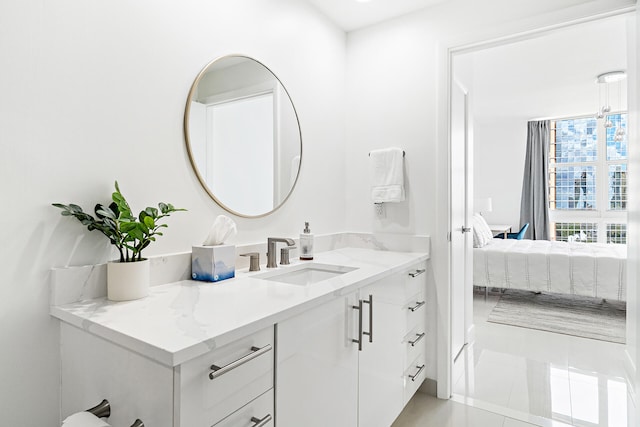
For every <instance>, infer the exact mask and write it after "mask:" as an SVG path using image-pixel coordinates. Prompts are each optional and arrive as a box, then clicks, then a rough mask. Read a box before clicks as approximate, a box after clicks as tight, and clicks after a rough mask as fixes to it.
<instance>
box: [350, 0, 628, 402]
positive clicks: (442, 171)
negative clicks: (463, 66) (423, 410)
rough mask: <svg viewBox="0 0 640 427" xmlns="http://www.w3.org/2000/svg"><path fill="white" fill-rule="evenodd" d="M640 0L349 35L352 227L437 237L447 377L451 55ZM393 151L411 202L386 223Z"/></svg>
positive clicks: (452, 7) (504, 7)
mask: <svg viewBox="0 0 640 427" xmlns="http://www.w3.org/2000/svg"><path fill="white" fill-rule="evenodd" d="M633 3H635V2H634V1H632V0H628V1H590V2H584V1H578V0H574V1H572V0H567V1H557V0H546V1H531V2H519V3H518V5H517V7H515V6H514V5H513V3H512V2H509V1H507V0H494V1H483V2H477V1H475V2H474V1H468V0H466V1H465V0H452V1H450V2H446V3H443V4H441V5H438V6H435V7H433V8H431V9H426V10H424V11H421V12H418V13H414V14H411V15H407V16H404V17H401V18H398V19H395V20H392V21H388V22H385V23H382V24H379V25H376V26H373V27H369V28H365V29H363V30H360V31H356V32H353V33H349V35H348V39H347V41H348V63H347V64H348V65H347V70H348V74H347V89H348V111H347V141H348V146H347V165H348V168H349V173H348V174H347V182H346V189H347V194H348V199H347V227H348V228H349V229H352V230H355V231H358V230H364V231H366V230H374V231H396V232H403V233H418V234H429V235H431V237H432V242H433V251H432V264H433V270H434V280H435V283H434V285H435V289H436V298H437V322H438V323H437V324H438V334H439V337H438V346H439V347H438V352H439V358H438V361H437V364H438V367H439V375H446V368H445V367H446V363H447V362H446V361H445V360H443V357H444V355H443V353H441V352H442V351H443V350H442V349H443V348H446V345H447V342H448V337H447V332H446V331H447V330H448V322H449V318H448V311H447V307H449V305H450V299H449V289H448V274H449V271H448V269H449V264H448V261H449V260H448V256H447V253H448V244H447V240H446V235H447V232H448V229H449V225H448V221H449V217H448V211H447V205H448V203H447V194H448V190H447V188H448V183H447V176H448V148H447V147H448V145H447V126H448V123H447V90H448V82H447V67H448V64H447V49H448V48H450V47H456V46H462V45H465V44H469V43H477V42H479V41H483V40H491V39H496V38H499V37H503V36H508V35H511V34H516V33H521V32H526V31H528V30H532V29H537V28H541V27H545V26H549V25H554V24H558V23H562V22H568V21H572V20H575V19H580V18H583V17H586V16H591V15H594V14H598V13H601V12H604V11H609V10H614V9H616V8H618V7H623V6H628V5H630V4H633ZM463 10H464V13H461V11H463ZM390 145H397V146H399V147H402V148H403V149H404V150H405V151H406V153H407V159H406V167H407V184H408V191H407V195H408V198H407V201H406V202H404V203H400V204H397V205H391V204H387V205H388V207H387V216H386V218H385V219H377V218H375V217H374V211H373V207H372V204H371V202H370V198H369V196H368V189H369V185H368V178H367V177H368V174H367V152H368V151H370V150H372V149H375V148H380V147H386V146H390ZM443 373H444V374H443ZM442 379H443V378H442V376H440V377H439V380H442ZM439 395H441V391H440V390H439Z"/></svg>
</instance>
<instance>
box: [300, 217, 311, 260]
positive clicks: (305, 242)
mask: <svg viewBox="0 0 640 427" xmlns="http://www.w3.org/2000/svg"><path fill="white" fill-rule="evenodd" d="M300 259H302V260H307V261H308V260H312V259H313V234H311V230H309V223H308V222H305V223H304V230H303V231H302V233H301V234H300Z"/></svg>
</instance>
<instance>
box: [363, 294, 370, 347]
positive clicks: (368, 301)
mask: <svg viewBox="0 0 640 427" xmlns="http://www.w3.org/2000/svg"><path fill="white" fill-rule="evenodd" d="M362 302H363V303H364V304H369V332H363V333H362V335H368V336H369V342H373V295H371V294H369V299H368V300H364V301H362Z"/></svg>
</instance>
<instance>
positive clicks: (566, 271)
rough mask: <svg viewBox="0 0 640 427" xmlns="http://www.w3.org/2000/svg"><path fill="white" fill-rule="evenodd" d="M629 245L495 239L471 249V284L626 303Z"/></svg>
mask: <svg viewBox="0 0 640 427" xmlns="http://www.w3.org/2000/svg"><path fill="white" fill-rule="evenodd" d="M626 259H627V247H626V245H605V244H596V243H567V242H555V241H548V240H515V239H504V240H503V239H493V241H492V242H491V243H490V244H488V245H486V246H484V247H482V248H474V249H473V284H474V285H476V286H489V287H496V288H514V289H526V290H531V291H541V292H557V293H563V294H575V295H583V296H590V297H596V298H605V299H610V300H619V301H625V299H626V295H627V286H626V283H627V280H626Z"/></svg>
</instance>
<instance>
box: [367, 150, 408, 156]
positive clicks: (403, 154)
mask: <svg viewBox="0 0 640 427" xmlns="http://www.w3.org/2000/svg"><path fill="white" fill-rule="evenodd" d="M368 155H369V157H371V153H369V154H368ZM402 157H405V152H404V150H402Z"/></svg>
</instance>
